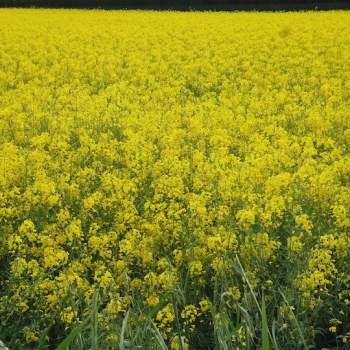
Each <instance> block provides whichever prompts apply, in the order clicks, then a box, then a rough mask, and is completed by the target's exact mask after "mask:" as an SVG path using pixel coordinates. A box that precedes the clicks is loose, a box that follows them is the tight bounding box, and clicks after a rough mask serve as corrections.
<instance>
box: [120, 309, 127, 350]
mask: <svg viewBox="0 0 350 350" xmlns="http://www.w3.org/2000/svg"><path fill="white" fill-rule="evenodd" d="M129 313H130V309H129V310H128V311H127V313H126V314H125V317H124V319H123V324H122V329H121V331H120V340H119V349H120V350H126V347H125V331H126V327H127V325H128V318H129Z"/></svg>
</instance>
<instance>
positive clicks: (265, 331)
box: [261, 296, 270, 350]
mask: <svg viewBox="0 0 350 350" xmlns="http://www.w3.org/2000/svg"><path fill="white" fill-rule="evenodd" d="M261 321H262V322H261V325H262V329H261V333H262V350H270V342H269V326H268V323H267V315H266V304H265V299H264V296H263V297H262V305H261Z"/></svg>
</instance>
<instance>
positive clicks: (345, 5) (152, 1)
mask: <svg viewBox="0 0 350 350" xmlns="http://www.w3.org/2000/svg"><path fill="white" fill-rule="evenodd" d="M0 7H49V8H103V9H122V8H127V9H157V10H162V9H174V10H185V11H186V10H214V11H215V10H272V11H273V10H275V11H281V10H311V9H312V10H314V9H320V10H331V9H350V0H0Z"/></svg>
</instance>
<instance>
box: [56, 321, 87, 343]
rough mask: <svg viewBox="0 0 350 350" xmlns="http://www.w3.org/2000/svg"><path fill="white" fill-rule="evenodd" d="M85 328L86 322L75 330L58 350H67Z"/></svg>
mask: <svg viewBox="0 0 350 350" xmlns="http://www.w3.org/2000/svg"><path fill="white" fill-rule="evenodd" d="M84 327H85V322H84V323H81V324H79V325H78V326H76V327H75V328H73V329H72V331H71V332H70V333H69V335H68V336H67V337H66V338H65V339H64V340H63V342H61V343H60V344H59V345H58V347H57V348H56V350H67V349H68V348H69V346H70V345H71V344H72V343H73V341H74V339H75V338H76V337H77V336H78V334H79V333H80V332H81V331H82V330H83V329H84Z"/></svg>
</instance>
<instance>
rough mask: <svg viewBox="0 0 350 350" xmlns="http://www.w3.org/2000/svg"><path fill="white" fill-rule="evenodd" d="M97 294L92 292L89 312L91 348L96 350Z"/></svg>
mask: <svg viewBox="0 0 350 350" xmlns="http://www.w3.org/2000/svg"><path fill="white" fill-rule="evenodd" d="M97 301H98V294H97V292H95V293H94V295H93V298H92V312H91V350H98V310H97Z"/></svg>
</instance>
